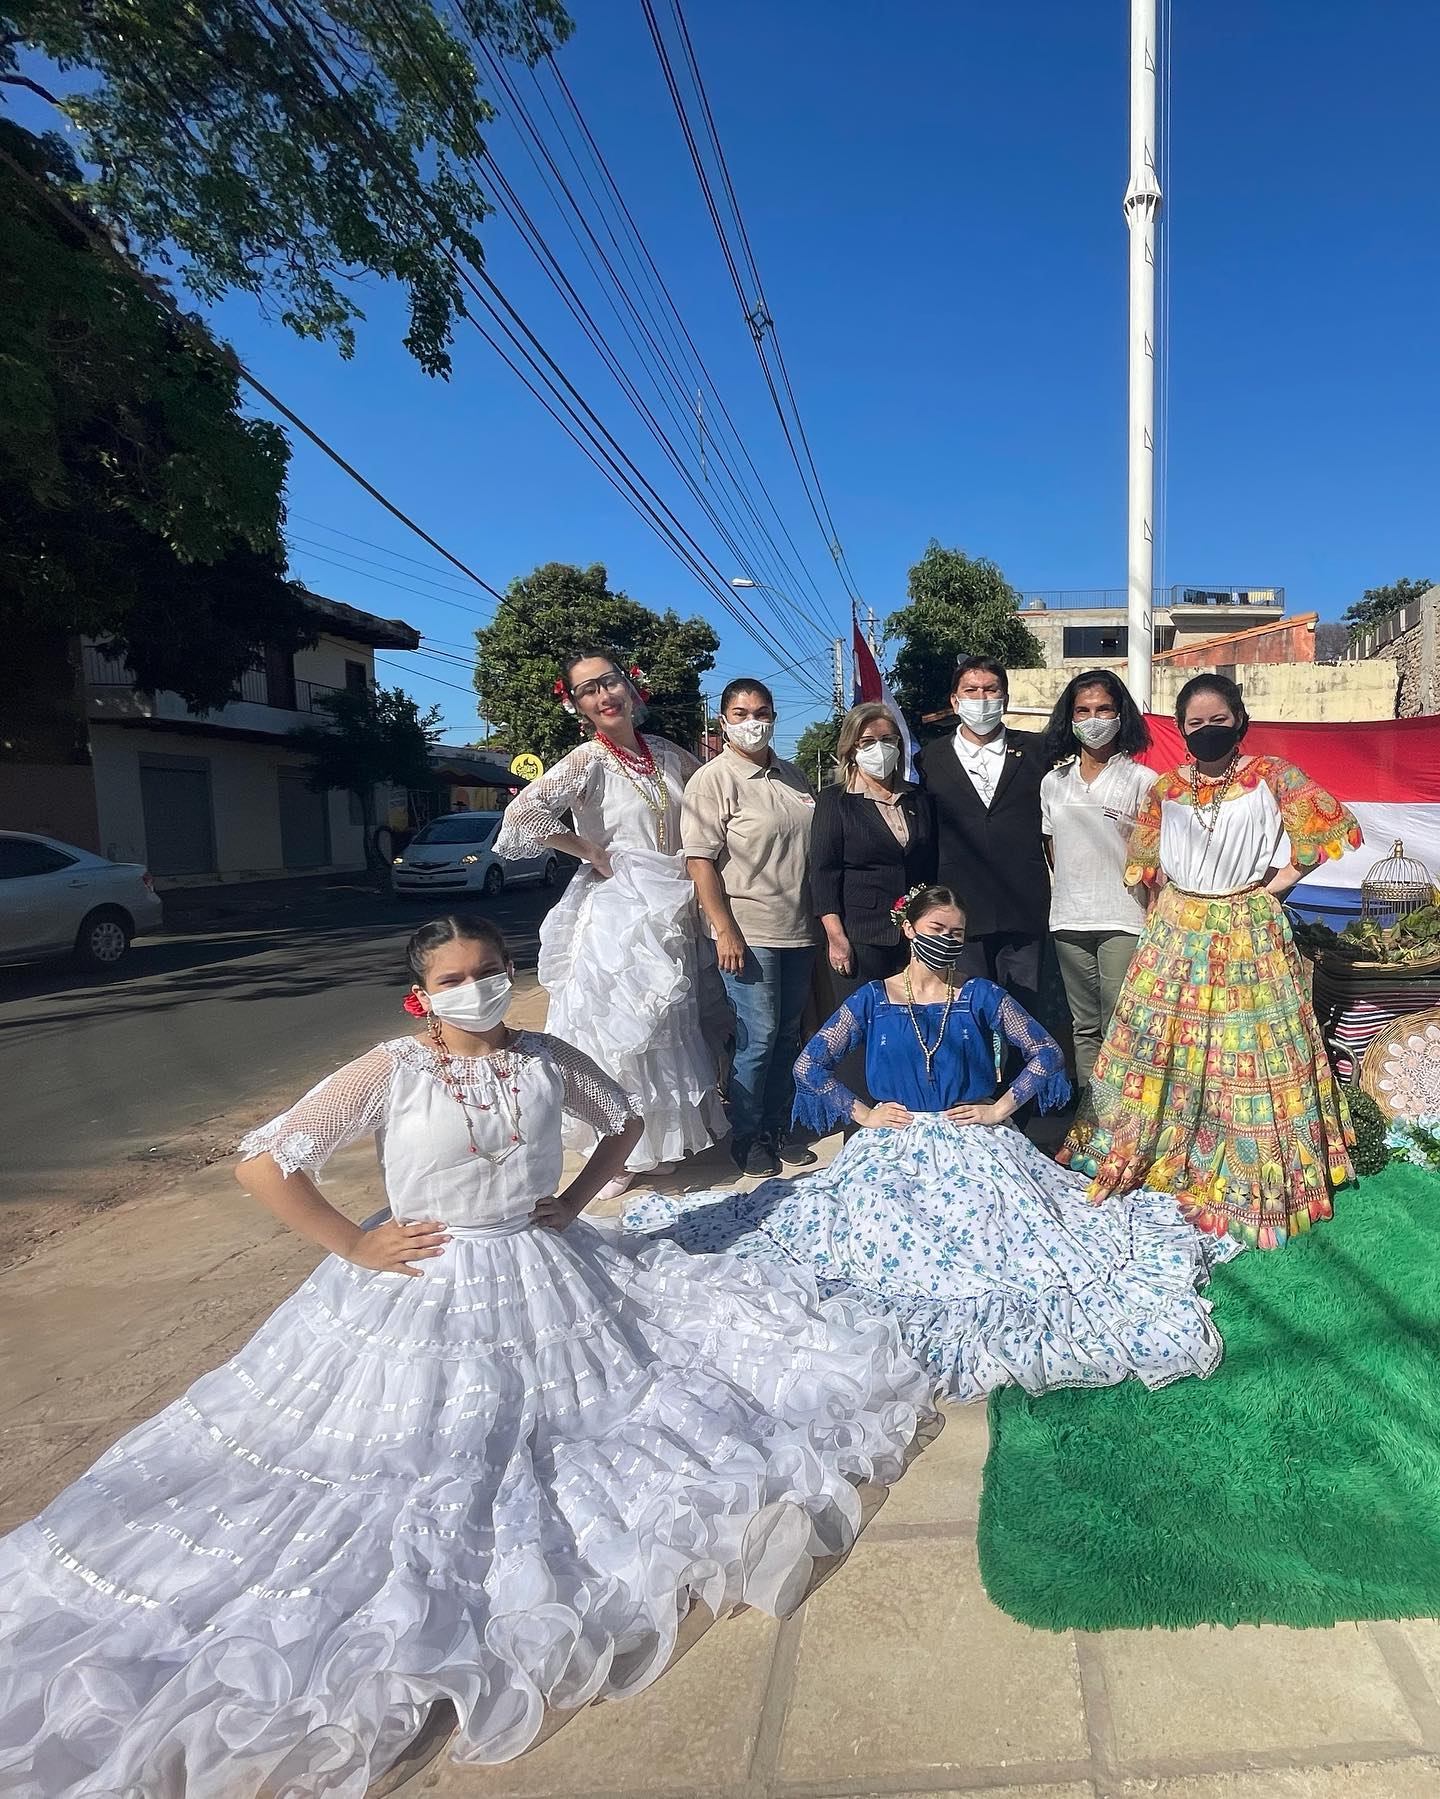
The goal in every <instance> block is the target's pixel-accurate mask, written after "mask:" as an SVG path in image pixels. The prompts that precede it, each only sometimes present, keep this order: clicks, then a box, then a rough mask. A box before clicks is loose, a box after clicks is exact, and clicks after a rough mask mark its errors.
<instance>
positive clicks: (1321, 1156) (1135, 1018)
mask: <svg viewBox="0 0 1440 1799" xmlns="http://www.w3.org/2000/svg"><path fill="white" fill-rule="evenodd" d="M1175 717H1176V722H1177V723H1178V724H1179V726H1180V729H1181V732H1182V733H1183V735H1184V738H1185V743H1186V748H1187V750H1188V751H1189V756H1188V759H1187V761H1186V763H1185V765H1184V766H1183V767H1181V768H1179V769H1175V770H1171V771H1169V772H1167V773H1165V774H1162V775H1161V776H1160V778H1159V779H1158V780H1157V781H1156V783H1155V785H1154V787H1153V789H1152V790H1151V793H1150V796H1149V799H1148V800H1147V801H1146V803H1145V807H1144V810H1143V811H1142V813H1141V816H1140V820H1139V823H1138V824H1137V826H1136V828H1135V833H1134V836H1133V838H1132V839H1131V844H1130V864H1129V867H1128V868H1127V870H1126V878H1127V880H1130V881H1142V880H1143V881H1144V882H1145V883H1146V884H1147V886H1148V887H1149V888H1150V889H1151V892H1152V894H1154V895H1155V898H1154V903H1153V905H1152V906H1151V909H1150V914H1149V918H1148V921H1147V923H1146V926H1145V931H1144V934H1143V936H1142V937H1141V939H1140V945H1139V948H1138V949H1137V950H1136V952H1135V959H1134V961H1133V963H1132V964H1131V968H1130V973H1129V975H1128V977H1127V978H1126V981H1125V986H1124V989H1123V990H1122V993H1121V996H1120V1000H1119V1002H1118V1004H1117V1006H1116V1008H1115V1014H1114V1017H1113V1019H1112V1020H1111V1024H1110V1028H1109V1030H1108V1032H1107V1033H1106V1037H1105V1043H1104V1046H1103V1047H1102V1049H1101V1051H1100V1055H1099V1058H1098V1059H1097V1061H1096V1063H1095V1072H1094V1077H1093V1081H1092V1085H1091V1092H1090V1099H1089V1102H1088V1104H1087V1105H1086V1107H1085V1108H1084V1110H1083V1112H1082V1114H1081V1117H1080V1118H1079V1119H1078V1120H1077V1122H1076V1125H1075V1128H1074V1129H1073V1130H1072V1131H1071V1133H1070V1135H1069V1137H1068V1138H1067V1139H1066V1142H1065V1145H1064V1148H1063V1149H1062V1150H1061V1152H1060V1156H1059V1160H1060V1161H1061V1162H1062V1163H1064V1164H1065V1165H1066V1166H1067V1167H1070V1168H1074V1169H1076V1170H1078V1171H1079V1172H1081V1173H1083V1174H1086V1175H1088V1176H1089V1177H1090V1197H1091V1199H1092V1200H1093V1201H1094V1202H1095V1203H1096V1204H1099V1203H1100V1202H1102V1201H1103V1200H1105V1199H1108V1198H1109V1197H1110V1196H1111V1195H1112V1194H1118V1193H1125V1192H1128V1191H1130V1190H1131V1189H1132V1188H1136V1187H1140V1186H1144V1187H1147V1188H1159V1189H1161V1190H1162V1191H1164V1192H1167V1193H1173V1194H1174V1195H1175V1198H1176V1199H1177V1201H1178V1202H1179V1205H1180V1209H1181V1211H1182V1212H1183V1213H1184V1214H1185V1216H1186V1217H1187V1218H1188V1219H1189V1220H1190V1221H1191V1222H1192V1223H1193V1224H1194V1225H1195V1226H1196V1227H1197V1228H1198V1229H1200V1230H1202V1231H1208V1232H1211V1233H1212V1234H1214V1235H1215V1236H1223V1235H1226V1234H1228V1235H1229V1236H1231V1237H1234V1238H1236V1239H1238V1240H1239V1241H1240V1242H1242V1243H1246V1244H1249V1245H1251V1246H1252V1247H1255V1248H1259V1249H1278V1248H1279V1247H1281V1245H1283V1244H1284V1243H1285V1242H1286V1241H1287V1240H1288V1239H1289V1238H1290V1237H1291V1236H1294V1235H1295V1234H1297V1233H1299V1232H1304V1231H1307V1230H1309V1228H1310V1226H1311V1225H1312V1224H1313V1223H1315V1222H1316V1221H1317V1220H1318V1219H1322V1218H1329V1217H1330V1216H1331V1212H1332V1206H1331V1199H1330V1196H1331V1192H1332V1190H1333V1189H1334V1188H1335V1187H1337V1186H1340V1185H1342V1184H1343V1183H1344V1182H1345V1181H1348V1180H1351V1179H1353V1178H1354V1169H1353V1168H1352V1166H1351V1162H1350V1154H1349V1146H1350V1145H1351V1144H1352V1143H1353V1142H1354V1134H1353V1132H1352V1131H1351V1128H1350V1117H1349V1113H1348V1111H1347V1110H1346V1106H1345V1100H1344V1097H1343V1096H1342V1094H1341V1092H1340V1089H1339V1087H1338V1086H1337V1084H1336V1082H1335V1078H1334V1076H1333V1074H1332V1072H1331V1069H1330V1064H1329V1061H1328V1059H1327V1057H1326V1054H1325V1046H1324V1043H1323V1042H1322V1040H1321V1037H1320V1031H1319V1028H1318V1026H1317V1025H1316V1022H1315V1013H1314V1009H1313V1008H1312V1006H1311V1004H1310V999H1309V995H1308V994H1307V992H1306V989H1305V983H1304V979H1303V977H1302V974H1301V969H1300V962H1299V958H1298V956H1297V955H1296V952H1295V947H1294V943H1293V941H1292V938H1291V935H1290V927H1289V924H1288V923H1287V922H1286V918H1285V912H1284V908H1283V907H1282V905H1281V903H1280V902H1281V900H1282V899H1283V897H1284V896H1285V894H1287V893H1288V892H1289V891H1290V889H1291V888H1292V887H1293V886H1294V885H1295V883H1296V882H1297V881H1298V880H1299V879H1300V878H1301V876H1302V875H1303V874H1304V873H1305V872H1306V871H1307V870H1308V869H1311V868H1313V867H1315V866H1316V864H1317V863H1319V862H1320V861H1322V860H1323V859H1324V858H1325V857H1327V856H1339V855H1341V854H1342V853H1343V852H1344V851H1345V849H1347V848H1355V847H1358V845H1359V843H1360V829H1359V826H1358V825H1357V824H1356V822H1355V820H1354V818H1353V817H1352V816H1351V814H1350V813H1349V812H1348V811H1347V810H1346V808H1345V807H1344V806H1343V805H1342V804H1341V803H1340V802H1339V801H1338V800H1337V799H1335V798H1334V797H1333V796H1332V795H1330V794H1328V793H1326V792H1325V791H1324V789H1323V788H1321V787H1319V786H1317V785H1316V783H1315V782H1314V781H1312V780H1311V779H1310V778H1309V776H1307V775H1306V774H1304V773H1303V772H1302V771H1301V770H1300V769H1298V768H1295V767H1293V766H1292V765H1291V764H1290V763H1288V762H1282V761H1280V760H1279V759H1278V758H1276V757H1274V756H1247V755H1245V754H1243V753H1242V751H1241V744H1242V742H1243V740H1244V737H1245V733H1246V731H1247V730H1248V729H1249V724H1250V720H1249V717H1248V715H1247V713H1246V711H1245V705H1244V701H1243V700H1242V698H1241V696H1240V689H1239V688H1238V687H1237V686H1236V685H1235V683H1234V682H1233V681H1230V680H1227V679H1226V678H1225V677H1224V676H1223V675H1209V674H1206V675H1198V676H1196V678H1195V679H1194V680H1193V681H1189V682H1187V683H1186V685H1185V686H1184V687H1183V688H1182V689H1181V691H1180V698H1179V702H1178V704H1177V706H1176V708H1175ZM1287 839H1288V842H1287Z"/></svg>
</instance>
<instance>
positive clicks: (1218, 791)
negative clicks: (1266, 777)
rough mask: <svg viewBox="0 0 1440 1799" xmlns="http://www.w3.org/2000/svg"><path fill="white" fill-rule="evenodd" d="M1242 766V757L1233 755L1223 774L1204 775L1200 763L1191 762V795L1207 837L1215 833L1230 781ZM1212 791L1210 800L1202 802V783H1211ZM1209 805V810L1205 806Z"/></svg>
mask: <svg viewBox="0 0 1440 1799" xmlns="http://www.w3.org/2000/svg"><path fill="white" fill-rule="evenodd" d="M1239 766H1240V758H1239V757H1238V756H1232V757H1231V758H1230V765H1229V767H1228V768H1227V769H1226V770H1225V772H1224V774H1222V775H1213V776H1212V775H1202V774H1201V773H1200V768H1199V764H1198V763H1194V762H1192V763H1191V764H1190V796H1191V798H1192V799H1193V801H1194V803H1195V816H1196V817H1197V818H1198V819H1199V820H1200V828H1201V830H1202V831H1204V833H1205V835H1206V836H1207V837H1213V836H1214V835H1215V827H1216V825H1217V824H1218V823H1219V822H1220V808H1221V806H1222V805H1224V803H1225V795H1226V794H1227V793H1229V791H1230V783H1231V782H1232V781H1233V780H1234V779H1235V770H1236V769H1237V768H1238V767H1239ZM1212 782H1213V787H1212V791H1211V794H1210V798H1209V799H1208V801H1206V802H1204V803H1203V804H1202V802H1201V799H1200V789H1201V784H1202V783H1204V784H1206V785H1210V784H1211V783H1212ZM1206 805H1208V806H1209V812H1208V813H1207V812H1206V810H1205V806H1206Z"/></svg>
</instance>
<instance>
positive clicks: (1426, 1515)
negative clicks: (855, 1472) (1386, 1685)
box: [980, 1166, 1440, 1630]
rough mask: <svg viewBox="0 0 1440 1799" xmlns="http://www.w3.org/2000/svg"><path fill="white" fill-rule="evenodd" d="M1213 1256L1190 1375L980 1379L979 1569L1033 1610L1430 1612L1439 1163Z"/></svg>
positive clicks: (1436, 1564) (1056, 1625)
mask: <svg viewBox="0 0 1440 1799" xmlns="http://www.w3.org/2000/svg"><path fill="white" fill-rule="evenodd" d="M1335 1213H1336V1215H1335V1217H1334V1218H1333V1219H1331V1220H1330V1221H1328V1222H1327V1223H1324V1224H1320V1225H1317V1226H1316V1227H1315V1228H1314V1229H1313V1230H1312V1231H1311V1232H1310V1233H1309V1235H1308V1236H1305V1237H1301V1238H1298V1239H1296V1240H1295V1241H1293V1242H1291V1243H1290V1244H1289V1245H1288V1246H1287V1247H1286V1248H1285V1249H1282V1250H1278V1251H1272V1252H1266V1253H1261V1252H1257V1251H1254V1250H1249V1251H1247V1252H1246V1253H1245V1254H1244V1255H1242V1256H1239V1257H1237V1258H1236V1260H1235V1261H1233V1262H1231V1263H1229V1264H1227V1265H1226V1266H1224V1267H1221V1268H1218V1269H1217V1270H1216V1271H1215V1274H1214V1276H1213V1278H1212V1281H1211V1284H1210V1288H1209V1293H1208V1297H1209V1298H1210V1299H1211V1300H1212V1301H1213V1303H1214V1314H1213V1315H1214V1320H1215V1323H1216V1326H1217V1327H1218V1329H1219V1331H1220V1334H1221V1336H1222V1337H1223V1338H1224V1340H1225V1355H1224V1359H1223V1361H1222V1362H1221V1364H1220V1366H1219V1367H1218V1368H1217V1369H1216V1371H1215V1372H1214V1374H1212V1375H1211V1376H1210V1377H1209V1379H1208V1380H1203V1381H1201V1380H1181V1381H1177V1382H1176V1383H1175V1384H1174V1386H1170V1387H1165V1388H1162V1389H1161V1390H1160V1391H1159V1392H1158V1393H1151V1392H1147V1391H1146V1389H1145V1388H1144V1387H1142V1386H1141V1385H1140V1384H1139V1382H1138V1381H1127V1382H1126V1383H1125V1384H1124V1385H1123V1386H1119V1387H1108V1388H1105V1389H1103V1390H1101V1391H1091V1392H1082V1391H1078V1390H1067V1391H1062V1392H1056V1393H1047V1394H1046V1395H1045V1396H1044V1397H1043V1398H1040V1399H1032V1398H1030V1397H1029V1396H1028V1395H1027V1394H1025V1393H1023V1392H1021V1391H1019V1390H1018V1389H1016V1388H1010V1389H1008V1390H1006V1391H1004V1392H1001V1393H999V1394H996V1395H995V1396H994V1397H993V1398H992V1399H991V1401H990V1433H991V1444H990V1455H989V1459H988V1460H987V1462H986V1464H985V1488H984V1493H983V1495H982V1498H981V1502H980V1572H981V1575H982V1577H983V1579H984V1582H985V1588H986V1591H987V1592H988V1593H989V1595H990V1597H991V1598H992V1599H993V1600H994V1601H995V1603H996V1604H997V1605H998V1606H1000V1607H1001V1608H1002V1609H1003V1610H1004V1611H1007V1612H1009V1613H1010V1615H1011V1617H1013V1618H1018V1619H1020V1620H1021V1621H1022V1622H1023V1623H1025V1624H1031V1625H1036V1626H1039V1627H1041V1628H1043V1629H1049V1630H1068V1629H1072V1628H1073V1629H1081V1630H1115V1629H1121V1628H1131V1627H1137V1626H1144V1625H1163V1626H1167V1627H1169V1628H1172V1629H1176V1628H1180V1627H1182V1626H1186V1625H1192V1624H1242V1623H1243V1624H1257V1623H1270V1624H1289V1625H1303V1626H1317V1625H1328V1624H1334V1623H1336V1622H1337V1621H1338V1620H1340V1619H1342V1618H1411V1617H1435V1616H1440V1175H1437V1174H1433V1173H1428V1172H1425V1171H1422V1170H1420V1169H1416V1168H1410V1167H1403V1166H1400V1167H1391V1168H1389V1169H1387V1170H1386V1171H1385V1172H1384V1173H1383V1174H1380V1175H1376V1176H1374V1177H1372V1178H1371V1179H1369V1180H1366V1181H1363V1182H1362V1183H1361V1184H1360V1185H1359V1186H1358V1187H1351V1188H1348V1189H1346V1190H1344V1191H1342V1192H1341V1193H1339V1194H1338V1195H1337V1196H1336V1201H1335Z"/></svg>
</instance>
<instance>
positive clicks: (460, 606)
mask: <svg viewBox="0 0 1440 1799" xmlns="http://www.w3.org/2000/svg"><path fill="white" fill-rule="evenodd" d="M292 541H293V542H298V543H303V542H304V541H305V540H304V539H303V538H296V539H292ZM304 555H305V557H306V558H307V559H308V560H309V561H311V562H323V563H325V564H327V565H328V566H329V567H330V568H338V569H343V570H344V571H345V573H346V574H347V575H359V577H360V578H361V580H363V581H374V580H377V579H378V578H379V577H378V576H375V575H367V574H366V573H365V571H364V570H363V569H360V568H356V567H353V566H352V565H351V564H350V563H347V562H337V561H336V560H335V558H334V557H333V556H321V555H319V554H318V553H317V552H316V551H314V550H306V551H305V552H304ZM375 566H376V567H379V564H378V563H377V564H376V565H375ZM385 572H386V571H384V570H383V569H382V570H381V573H382V574H384V573H385ZM385 584H386V586H387V587H390V588H393V589H394V591H395V592H396V593H410V594H414V595H415V596H416V598H417V599H422V600H434V602H435V604H436V605H437V606H453V607H454V608H455V610H456V611H457V612H468V613H470V614H471V615H472V616H473V617H475V618H483V619H489V618H490V617H492V616H493V614H490V613H486V612H482V611H481V610H480V609H479V607H478V606H467V605H466V604H465V603H464V601H463V600H447V599H446V598H445V596H444V595H443V594H438V593H432V592H428V591H426V590H425V589H424V588H420V587H410V586H408V585H407V584H406V583H405V582H404V581H397V580H395V579H393V578H392V577H389V576H388V575H387V577H386V583H385Z"/></svg>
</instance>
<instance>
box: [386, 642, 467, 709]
mask: <svg viewBox="0 0 1440 1799" xmlns="http://www.w3.org/2000/svg"><path fill="white" fill-rule="evenodd" d="M375 660H376V661H377V662H378V663H379V664H380V665H381V666H382V667H383V668H393V669H397V670H398V671H399V672H400V673H401V674H402V675H411V676H413V675H423V676H424V677H425V679H426V680H427V681H433V682H434V683H435V685H436V686H437V687H453V688H454V690H455V692H456V693H468V694H469V696H470V698H471V699H472V700H474V701H475V716H476V717H477V718H478V717H479V716H480V696H479V694H477V693H476V691H475V689H474V688H473V687H462V686H461V685H460V683H459V682H458V681H445V680H442V679H441V677H440V676H439V675H432V674H431V673H430V671H429V669H428V668H406V666H405V664H404V663H403V662H392V661H391V660H390V658H389V657H388V656H377V657H376V658H375Z"/></svg>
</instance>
